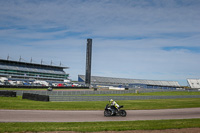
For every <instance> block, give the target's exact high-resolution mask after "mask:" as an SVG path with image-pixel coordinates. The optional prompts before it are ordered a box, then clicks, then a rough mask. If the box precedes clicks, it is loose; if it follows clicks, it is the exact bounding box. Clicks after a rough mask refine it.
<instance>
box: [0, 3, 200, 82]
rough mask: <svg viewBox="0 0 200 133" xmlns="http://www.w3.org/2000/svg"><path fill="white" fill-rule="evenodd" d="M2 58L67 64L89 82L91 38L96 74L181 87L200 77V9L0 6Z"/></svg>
mask: <svg viewBox="0 0 200 133" xmlns="http://www.w3.org/2000/svg"><path fill="white" fill-rule="evenodd" d="M0 5H1V8H0V18H1V21H0V46H1V49H0V52H1V56H0V57H2V56H4V57H5V56H7V55H8V54H10V56H11V57H14V58H17V57H19V56H20V55H21V56H22V57H24V58H25V60H28V61H29V60H30V58H31V57H33V59H35V60H37V61H38V62H39V61H40V60H41V58H43V59H44V60H46V62H51V60H53V61H54V62H56V64H59V62H60V61H61V62H63V64H65V65H66V66H69V67H70V69H69V70H67V71H68V72H69V73H70V75H71V77H72V78H73V79H75V80H76V79H77V75H78V74H85V50H86V39H87V38H93V61H92V64H93V67H92V70H93V71H92V74H94V75H100V76H112V77H115V76H116V77H123V78H126V77H127V78H144V79H158V80H159V79H166V80H170V79H173V80H183V79H186V78H190V77H198V78H199V77H200V73H199V72H198V69H199V67H200V63H198V62H197V59H198V58H199V57H200V54H199V53H197V52H196V53H195V52H193V53H192V52H191V51H185V50H182V51H181V50H172V51H165V50H163V47H170V46H186V47H199V46H200V45H199V42H200V39H199V38H200V23H199V22H200V16H199V13H200V10H199V7H200V3H199V2H198V1H196V0H194V1H192V0H185V1H181V2H180V1H176V0H168V1H146V0H141V1H133V0H125V1H124V0H118V1H116V0H114V1H110V0H109V1H107V0H102V1H93V0H88V1H82V0H77V1H74V0H68V1H65V0H58V1H45V0H44V1H43V0H41V1H28V0H21V1H9V0H8V1H1V2H0Z"/></svg>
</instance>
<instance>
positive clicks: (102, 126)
mask: <svg viewBox="0 0 200 133" xmlns="http://www.w3.org/2000/svg"><path fill="white" fill-rule="evenodd" d="M194 127H196V128H200V119H182V120H147V121H115V122H61V123H55V122H51V123H44V122H31V123H27V122H26V123H22V122H17V123H0V132H39V131H42V132H44V131H79V132H97V131H127V130H164V129H181V128H194Z"/></svg>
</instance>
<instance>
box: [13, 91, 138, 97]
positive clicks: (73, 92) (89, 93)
mask: <svg viewBox="0 0 200 133" xmlns="http://www.w3.org/2000/svg"><path fill="white" fill-rule="evenodd" d="M15 92H17V95H18V96H22V94H23V93H33V94H39V95H58V96H65V95H95V94H127V93H136V90H122V91H89V90H88V91H15Z"/></svg>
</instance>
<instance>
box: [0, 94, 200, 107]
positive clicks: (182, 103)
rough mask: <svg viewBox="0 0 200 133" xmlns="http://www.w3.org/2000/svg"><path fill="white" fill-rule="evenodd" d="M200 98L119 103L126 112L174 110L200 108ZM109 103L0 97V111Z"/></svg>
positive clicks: (90, 105)
mask: <svg viewBox="0 0 200 133" xmlns="http://www.w3.org/2000/svg"><path fill="white" fill-rule="evenodd" d="M199 100H200V98H185V99H151V100H127V101H117V103H118V104H119V105H124V107H125V108H124V109H126V110H147V109H174V108H193V107H200V102H199ZM107 103H108V102H107V101H89V102H87V101H83V102H41V101H32V100H26V99H22V97H0V109H22V110H23V109H24V110H103V109H104V107H105V105H106V104H107Z"/></svg>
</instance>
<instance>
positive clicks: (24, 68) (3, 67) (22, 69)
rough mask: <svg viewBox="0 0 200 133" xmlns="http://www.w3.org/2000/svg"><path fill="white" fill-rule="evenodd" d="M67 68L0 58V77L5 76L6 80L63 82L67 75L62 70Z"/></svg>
mask: <svg viewBox="0 0 200 133" xmlns="http://www.w3.org/2000/svg"><path fill="white" fill-rule="evenodd" d="M67 68H68V67H62V66H53V65H44V64H36V63H27V62H20V61H12V60H4V59H0V77H7V78H8V80H21V81H31V80H32V81H33V80H45V81H48V82H63V81H64V80H67V79H68V77H69V74H66V73H65V71H64V69H67Z"/></svg>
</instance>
